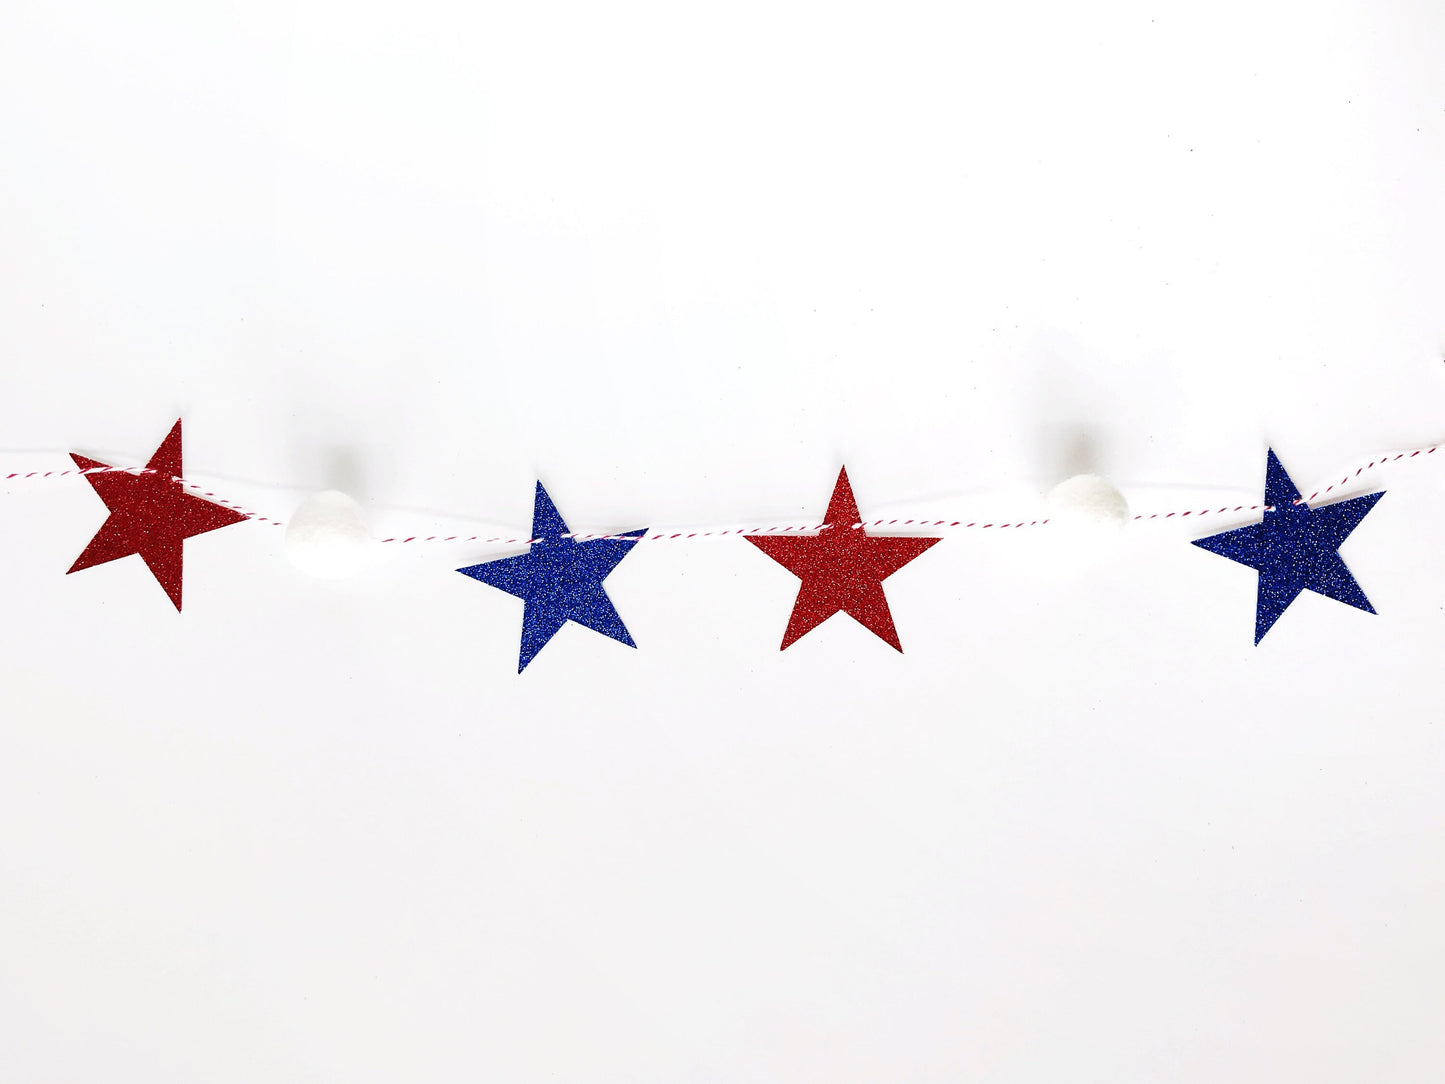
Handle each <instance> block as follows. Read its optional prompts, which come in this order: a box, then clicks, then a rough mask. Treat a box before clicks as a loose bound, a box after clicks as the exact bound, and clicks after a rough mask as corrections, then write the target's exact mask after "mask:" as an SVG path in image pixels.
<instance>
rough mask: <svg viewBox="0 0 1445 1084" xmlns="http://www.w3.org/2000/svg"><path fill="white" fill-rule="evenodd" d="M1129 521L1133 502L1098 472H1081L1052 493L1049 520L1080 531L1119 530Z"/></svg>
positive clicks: (1101, 531)
mask: <svg viewBox="0 0 1445 1084" xmlns="http://www.w3.org/2000/svg"><path fill="white" fill-rule="evenodd" d="M1128 522H1129V502H1128V501H1126V500H1124V495H1123V494H1122V493H1120V492H1119V491H1118V490H1117V489H1115V488H1114V487H1113V486H1111V485H1110V484H1109V483H1108V482H1106V481H1105V480H1104V479H1102V478H1100V477H1099V476H1098V475H1097V474H1077V475H1075V476H1074V477H1072V478H1070V479H1068V480H1066V481H1063V482H1060V483H1059V484H1058V485H1056V486H1055V487H1054V488H1053V492H1051V493H1050V494H1049V523H1050V524H1057V525H1059V526H1063V527H1068V528H1071V529H1073V530H1077V531H1089V532H1092V533H1104V532H1107V531H1117V530H1119V529H1120V528H1122V527H1123V526H1124V525H1125V524H1126V523H1128Z"/></svg>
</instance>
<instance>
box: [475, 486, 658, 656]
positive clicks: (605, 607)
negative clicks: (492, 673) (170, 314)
mask: <svg viewBox="0 0 1445 1084" xmlns="http://www.w3.org/2000/svg"><path fill="white" fill-rule="evenodd" d="M567 533H568V531H567V524H566V523H564V522H563V521H562V516H561V514H560V513H558V511H557V506H556V505H554V504H553V503H552V498H551V497H549V496H547V491H546V490H545V489H543V488H542V483H541V482H538V483H537V499H536V503H535V504H534V505H533V509H532V538H533V544H532V546H531V548H530V549H529V550H528V551H527V552H526V553H523V554H519V555H518V556H516V557H503V558H501V559H500V560H497V561H487V562H485V563H484V564H480V565H470V566H468V567H467V568H459V569H457V571H458V572H460V573H461V574H462V575H463V576H470V577H471V578H472V579H474V580H481V581H482V583H487V584H491V585H492V586H493V587H496V588H498V589H500V590H502V591H505V592H507V594H509V595H516V596H517V597H518V598H520V599H522V600H523V601H524V602H525V603H526V604H527V605H526V609H525V610H524V611H523V614H522V651H521V656H520V658H519V659H518V661H517V673H519V674H520V673H521V672H522V671H523V670H525V669H526V668H527V664H528V663H529V662H531V661H532V660H533V659H534V658H536V656H537V652H539V651H541V650H542V648H543V647H545V646H546V644H547V641H548V640H550V639H552V637H553V636H556V635H557V633H558V631H559V630H560V629H561V628H562V626H563V625H565V624H566V623H567V622H568V621H575V622H577V624H579V625H585V626H586V627H587V628H589V629H592V630H593V631H594V632H600V633H602V635H603V636H610V637H611V638H612V639H614V640H620V641H621V642H622V643H624V644H626V645H627V646H628V647H636V646H637V645H636V644H635V643H633V642H632V637H631V636H630V635H629V634H628V632H627V626H626V625H624V624H623V623H622V618H621V617H619V616H618V614H617V609H616V607H614V606H613V605H612V600H611V599H610V598H608V597H607V592H606V591H605V590H604V589H603V587H602V581H603V580H605V579H606V578H607V575H608V573H610V572H611V571H612V570H613V569H614V568H616V567H617V565H618V562H620V561H621V560H622V558H624V557H626V556H627V552H628V551H629V550H630V549H632V547H633V546H635V545H637V543H638V542H640V541H641V540H642V536H643V535H645V534H646V533H647V531H646V530H645V529H644V530H641V531H631V532H628V533H627V534H626V535H624V536H622V537H619V538H593V539H588V540H587V541H585V542H579V541H578V540H577V539H575V538H564V537H562V536H563V535H565V534H567Z"/></svg>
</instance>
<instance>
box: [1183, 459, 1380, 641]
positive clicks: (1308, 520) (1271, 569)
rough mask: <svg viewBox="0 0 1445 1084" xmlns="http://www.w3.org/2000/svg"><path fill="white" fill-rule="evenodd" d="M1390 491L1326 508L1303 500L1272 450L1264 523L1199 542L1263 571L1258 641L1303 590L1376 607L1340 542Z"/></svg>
mask: <svg viewBox="0 0 1445 1084" xmlns="http://www.w3.org/2000/svg"><path fill="white" fill-rule="evenodd" d="M1384 495H1385V494H1384V493H1383V492H1380V493H1371V494H1369V495H1368V496H1365V497H1354V498H1351V499H1350V500H1347V501H1339V502H1338V503H1336V504H1328V505H1325V506H1324V507H1322V508H1311V507H1310V506H1309V505H1307V504H1304V503H1302V502H1301V503H1298V504H1297V503H1295V502H1297V501H1299V500H1300V492H1299V490H1298V489H1296V488H1295V484H1294V483H1293V482H1292V481H1290V477H1289V475H1288V474H1286V473H1285V469H1284V467H1283V466H1282V465H1281V464H1280V461H1279V457H1278V456H1276V455H1275V454H1274V450H1273V449H1271V450H1270V453H1269V460H1268V463H1267V465H1266V468H1265V482H1264V503H1265V504H1266V505H1268V506H1270V508H1271V509H1272V510H1271V511H1266V512H1265V513H1264V519H1263V521H1262V522H1260V523H1252V524H1250V525H1249V526H1248V527H1240V528H1238V529H1236V530H1233V531H1224V532H1222V533H1220V534H1215V535H1210V536H1209V537H1208V538H1196V539H1195V540H1194V544H1195V545H1196V546H1198V547H1200V548H1201V549H1206V550H1208V551H1209V552H1210V553H1217V554H1219V555H1220V556H1221V557H1228V558H1229V559H1230V560H1231V561H1238V562H1239V563H1240V564H1242V565H1248V566H1249V567H1250V568H1253V569H1257V570H1258V571H1259V596H1258V601H1257V603H1256V605H1255V617H1254V642H1255V643H1256V644H1257V643H1259V642H1260V641H1261V640H1263V639H1264V634H1265V633H1266V632H1268V631H1269V630H1270V629H1271V628H1272V627H1273V626H1274V623H1275V622H1276V621H1278V620H1279V619H1280V615H1281V614H1283V613H1284V611H1285V609H1286V608H1287V607H1288V606H1289V604H1290V603H1291V602H1293V601H1294V600H1295V599H1296V598H1297V597H1298V596H1299V593H1300V592H1301V591H1314V592H1316V593H1317V594H1321V595H1324V596H1325V597H1326V598H1332V599H1336V600H1338V601H1340V602H1343V603H1346V604H1347V605H1350V606H1354V607H1356V608H1357V609H1361V610H1364V611H1365V612H1366V613H1374V612H1375V608H1374V607H1373V606H1371V605H1370V600H1369V599H1367V598H1366V597H1365V592H1364V591H1362V590H1361V589H1360V585H1359V584H1358V583H1356V582H1355V577H1354V576H1353V575H1351V573H1350V570H1349V569H1348V568H1346V567H1345V562H1344V561H1342V560H1341V559H1340V554H1339V548H1340V544H1341V543H1343V542H1344V540H1345V539H1346V538H1348V537H1349V534H1350V532H1351V531H1353V530H1354V529H1355V528H1356V527H1357V526H1359V523H1360V520H1362V519H1364V518H1365V513H1367V512H1368V511H1369V510H1370V509H1371V508H1373V507H1375V502H1376V501H1378V500H1379V499H1380V498H1381V497H1383V496H1384Z"/></svg>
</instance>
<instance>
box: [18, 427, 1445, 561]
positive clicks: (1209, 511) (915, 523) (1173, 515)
mask: <svg viewBox="0 0 1445 1084" xmlns="http://www.w3.org/2000/svg"><path fill="white" fill-rule="evenodd" d="M1442 447H1445V444H1432V445H1431V446H1430V447H1428V448H1416V449H1414V450H1412V451H1407V452H1397V453H1395V454H1394V455H1385V456H1381V457H1380V458H1378V459H1372V460H1370V461H1369V462H1368V463H1366V464H1364V465H1363V466H1361V467H1359V468H1357V469H1356V470H1355V472H1354V473H1353V474H1347V475H1345V476H1344V477H1343V478H1341V479H1340V480H1339V481H1338V482H1335V483H1333V484H1331V485H1328V486H1325V487H1324V488H1323V489H1317V490H1315V491H1314V492H1313V493H1311V494H1310V495H1309V496H1308V497H1304V498H1301V499H1300V500H1297V501H1295V502H1294V503H1295V504H1309V503H1311V502H1312V501H1314V500H1316V499H1318V498H1320V497H1323V496H1325V495H1327V494H1329V493H1331V492H1333V491H1334V490H1336V489H1339V488H1340V487H1341V486H1344V485H1348V484H1349V483H1350V482H1352V481H1354V480H1355V479H1356V478H1358V477H1359V476H1360V475H1362V474H1364V473H1365V472H1366V471H1369V470H1374V469H1375V468H1376V467H1382V466H1384V465H1385V464H1386V463H1396V462H1398V461H1400V460H1401V459H1414V458H1416V457H1417V456H1421V455H1431V454H1433V453H1434V452H1436V451H1438V450H1439V449H1440V448H1442ZM106 473H125V474H160V473H161V472H160V471H157V470H152V469H151V468H149V467H87V468H85V469H74V470H46V471H26V472H22V471H15V472H13V473H10V474H3V475H0V481H10V480H12V479H17V478H64V477H67V476H74V475H81V474H106ZM170 477H171V478H172V479H173V480H174V481H176V482H179V483H180V484H181V485H182V486H184V487H185V488H186V489H189V490H191V491H193V492H195V493H198V494H199V495H201V496H202V497H205V498H206V499H207V500H211V501H214V502H216V503H217V504H220V505H224V506H225V507H227V508H230V509H233V510H234V511H237V512H239V513H241V514H242V515H244V516H245V517H246V518H248V519H253V520H255V521H256V522H257V523H267V524H270V525H271V526H273V527H284V526H285V525H286V524H285V523H284V522H283V521H282V520H278V519H270V518H268V517H266V516H261V515H257V514H256V513H255V512H250V511H247V510H246V509H245V508H242V507H241V506H240V505H238V504H233V503H231V502H230V501H228V500H225V499H224V498H222V497H219V496H217V495H216V494H215V493H213V492H211V491H210V490H208V489H205V488H204V487H202V486H198V485H196V484H195V483H193V482H188V481H186V479H184V478H179V477H177V476H175V475H171V476H170ZM1272 511H1274V508H1273V506H1272V505H1267V504H1236V505H1225V506H1224V507H1222V508H1201V509H1190V510H1188V511H1184V512H1151V513H1147V514H1144V513H1140V514H1138V515H1135V516H1134V519H1135V520H1153V519H1184V518H1186V517H1198V516H1217V515H1223V514H1224V513H1226V512H1272ZM1048 522H1049V521H1048V520H1047V519H1031V520H1027V521H1020V522H1017V523H1001V522H994V521H990V522H987V523H981V522H979V521H978V520H961V519H875V520H871V521H865V522H861V523H854V524H852V525H851V526H852V528H853V529H854V530H858V529H859V528H863V527H957V528H962V529H968V528H977V529H979V530H989V529H995V530H1004V529H1006V528H1013V529H1015V530H1018V529H1020V528H1023V527H1042V526H1044V525H1045V524H1046V523H1048ZM827 527H828V524H826V523H817V524H809V525H806V526H790V527H729V528H727V529H724V530H699V531H659V532H658V533H656V534H645V535H639V534H638V533H637V532H635V531H633V532H619V533H615V534H606V533H602V534H595V533H594V534H588V533H583V532H579V531H568V532H567V533H565V534H563V535H562V536H561V537H563V538H573V539H577V540H578V541H588V540H591V539H599V538H635V539H637V540H638V541H649V542H671V541H686V540H688V539H692V538H720V537H722V536H724V535H741V536H746V535H767V534H800V533H804V532H808V531H821V530H824V529H825V528H827ZM381 541H382V542H391V543H407V542H479V543H485V544H487V545H495V546H526V545H536V544H538V543H540V542H541V541H542V539H538V538H494V537H488V536H484V535H456V534H453V535H436V534H433V535H410V536H408V537H405V538H403V537H401V536H396V537H393V538H383V539H381Z"/></svg>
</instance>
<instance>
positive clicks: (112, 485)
mask: <svg viewBox="0 0 1445 1084" xmlns="http://www.w3.org/2000/svg"><path fill="white" fill-rule="evenodd" d="M70 458H71V459H73V460H75V462H76V465H77V466H79V467H80V468H81V469H82V470H88V469H90V468H93V467H106V466H109V465H110V464H108V463H101V462H99V461H97V460H94V459H87V458H86V457H85V456H83V455H75V454H74V453H71V456H70ZM180 474H181V423H180V422H176V424H175V425H174V426H173V427H172V428H171V431H170V433H169V434H167V436H166V439H165V440H163V441H162V442H161V446H160V447H159V448H157V449H156V453H155V455H153V456H151V458H150V462H149V463H147V464H146V470H145V472H144V473H141V474H131V473H129V472H122V471H113V472H105V473H97V474H87V475H86V476H85V479H86V481H88V482H89V483H90V484H91V486H92V487H94V489H95V491H96V493H98V494H99V495H100V499H101V500H103V501H104V502H105V506H106V507H107V508H109V509H110V516H109V517H108V518H107V519H106V521H105V522H104V523H103V524H101V527H100V530H99V531H97V532H96V535H95V537H94V538H92V539H91V540H90V545H88V546H86V547H85V551H84V552H83V553H82V554H81V555H80V556H79V557H77V558H76V559H75V564H73V565H71V566H70V569H69V572H79V571H80V570H81V569H82V568H91V567H93V566H95V565H103V564H105V563H106V562H107V561H115V560H119V559H120V558H122V557H129V556H130V555H131V554H132V553H135V554H139V555H140V559H141V560H142V561H144V562H145V563H146V567H147V568H149V569H150V570H151V574H152V575H153V576H155V578H156V580H157V582H159V583H160V585H161V587H163V588H165V592H166V594H167V595H169V596H170V599H171V601H172V602H174V603H175V604H176V609H177V610H179V609H180V608H181V560H182V545H183V543H184V541H185V540H186V539H187V538H189V537H190V536H191V535H196V534H204V533H205V532H206V531H214V530H216V529H217V528H220V527H229V526H230V525H231V524H233V523H240V522H241V521H242V520H244V519H246V518H247V517H246V516H245V515H243V514H242V513H240V512H233V511H232V510H231V509H229V508H223V507H221V506H220V505H219V504H213V503H212V502H210V501H208V500H205V499H204V498H202V497H197V496H194V495H193V494H190V493H187V492H186V491H185V488H184V487H183V486H182V485H181V483H180V481H179V478H180ZM69 572H67V575H68V574H69Z"/></svg>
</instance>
